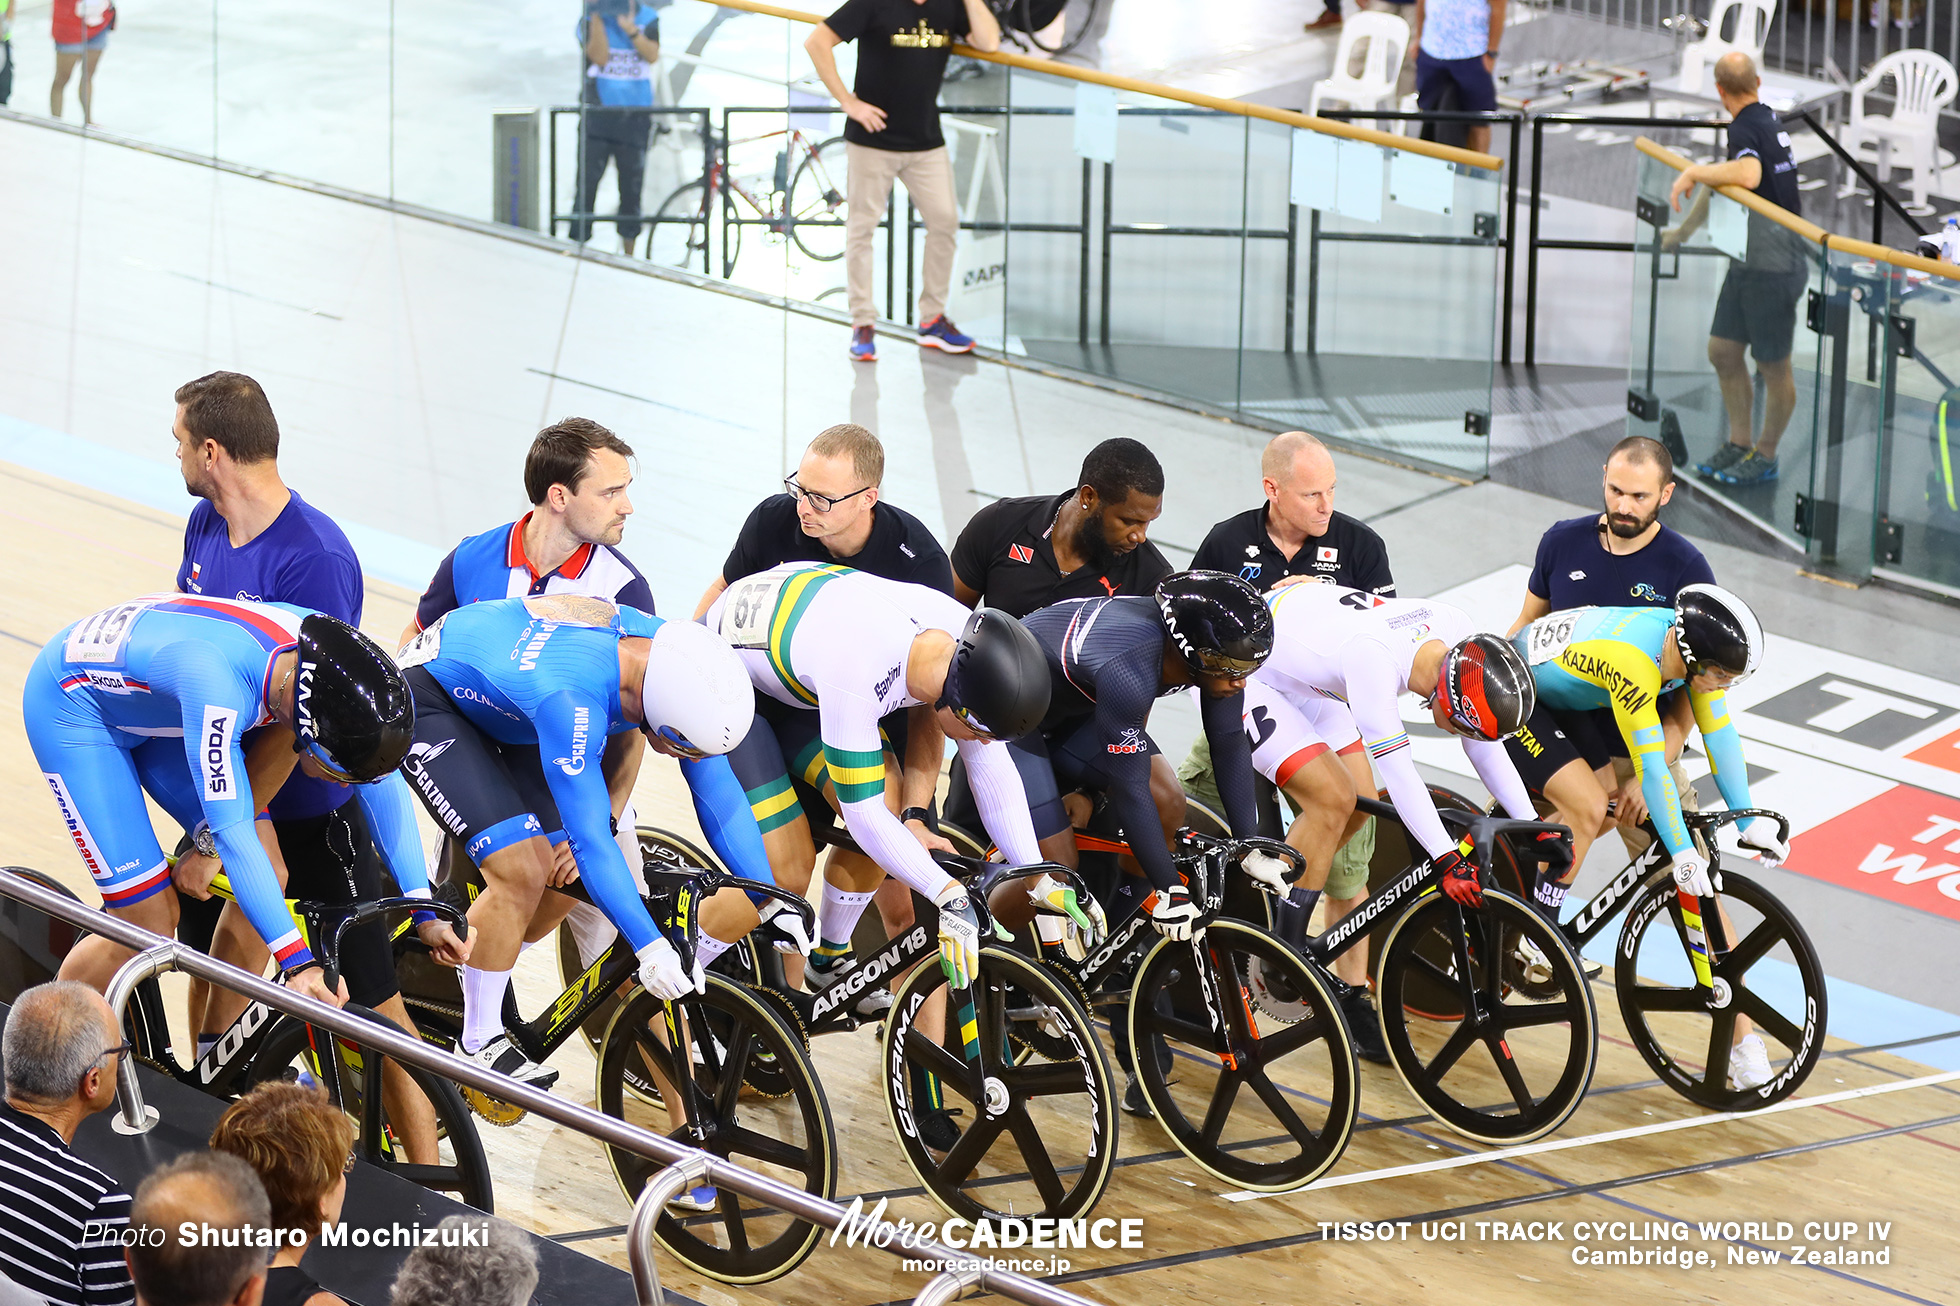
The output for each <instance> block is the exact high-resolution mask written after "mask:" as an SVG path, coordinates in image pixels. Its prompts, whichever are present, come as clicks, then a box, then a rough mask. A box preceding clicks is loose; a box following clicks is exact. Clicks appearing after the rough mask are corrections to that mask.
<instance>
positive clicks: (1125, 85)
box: [711, 0, 1504, 172]
mask: <svg viewBox="0 0 1960 1306" xmlns="http://www.w3.org/2000/svg"><path fill="white" fill-rule="evenodd" d="M711 3H713V4H717V5H720V6H721V7H722V8H724V9H741V10H744V11H746V12H748V13H752V14H767V15H769V16H770V17H771V18H787V19H789V20H790V21H791V22H793V23H809V24H811V25H812V26H814V25H816V24H817V23H821V22H822V21H823V15H822V14H812V13H806V12H805V11H803V10H801V9H785V8H783V7H782V6H781V5H769V4H762V3H759V0H711ZM953 50H954V52H955V53H957V54H963V55H965V56H966V57H967V58H969V59H979V60H982V61H984V62H986V63H997V64H1005V65H1006V66H1008V67H1010V68H1023V69H1026V70H1027V71H1029V72H1035V73H1044V74H1046V75H1048V76H1050V77H1063V78H1067V79H1069V80H1071V81H1077V82H1094V83H1095V84H1096V85H1098V86H1113V87H1115V88H1116V89H1117V90H1119V91H1130V92H1133V93H1135V94H1137V95H1152V96H1155V97H1157V98H1158V99H1160V100H1176V101H1177V102H1178V103H1180V104H1190V105H1195V106H1197V107H1198V108H1200V109H1215V110H1217V111H1218V112H1220V113H1235V114H1238V115H1239V116H1240V117H1242V118H1263V119H1265V120H1266V121H1267V122H1277V123H1284V124H1285V125H1286V126H1288V127H1298V128H1300V129H1301V130H1303V131H1313V132H1320V133H1321V134H1322V135H1325V136H1339V137H1341V138H1342V139H1344V140H1350V141H1367V142H1369V143H1370V144H1372V145H1380V146H1383V147H1384V148H1387V149H1391V150H1406V151H1408V152H1409V153H1411V154H1421V155H1425V156H1427V157H1429V158H1432V159H1442V160H1443V161H1445V162H1447V163H1461V164H1463V165H1465V166H1467V167H1472V168H1483V169H1485V170H1486V171H1488V172H1497V171H1499V170H1500V169H1502V168H1503V166H1504V160H1503V159H1500V158H1498V157H1497V156H1496V155H1494V154H1478V153H1476V152H1474V151H1471V150H1461V149H1458V148H1456V147H1455V146H1453V145H1438V144H1437V143H1436V142H1435V141H1424V140H1411V139H1410V138H1409V137H1407V136H1397V135H1395V134H1394V133H1393V132H1385V131H1376V130H1375V129H1374V128H1372V127H1356V126H1354V125H1353V124H1352V123H1345V122H1336V121H1334V120H1333V119H1331V118H1314V117H1309V116H1308V115H1306V114H1304V113H1295V112H1293V111H1292V110H1291V109H1274V108H1270V107H1268V106H1266V105H1263V104H1248V103H1246V102H1245V101H1244V100H1227V99H1224V98H1223V97H1221V96H1217V95H1205V94H1203V93H1201V92H1198V91H1182V90H1179V89H1178V88H1177V87H1175V86H1164V85H1161V84H1159V83H1157V82H1146V81H1140V80H1138V79H1137V78H1135V77H1118V76H1117V75H1116V74H1114V73H1103V72H1097V71H1095V70H1094V69H1090V68H1077V67H1074V66H1073V65H1070V64H1063V63H1056V62H1054V61H1052V60H1048V59H1030V58H1028V57H1027V56H1026V55H1021V54H1008V53H1006V52H1005V51H1001V52H993V51H987V50H976V49H974V48H973V47H972V46H968V45H955V46H954V47H953Z"/></svg>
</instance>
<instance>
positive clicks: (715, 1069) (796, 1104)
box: [598, 973, 837, 1283]
mask: <svg viewBox="0 0 1960 1306" xmlns="http://www.w3.org/2000/svg"><path fill="white" fill-rule="evenodd" d="M673 1010H674V1011H676V1012H677V1013H678V1019H679V1023H680V1026H681V1028H680V1030H679V1035H680V1037H678V1038H677V1037H676V1031H675V1030H674V1029H673V1028H672V1027H671V1026H670V1023H669V1020H668V1014H669V1008H668V1005H667V1004H665V1003H663V1002H661V1001H660V1000H659V999H657V998H655V997H654V996H653V995H652V994H651V993H648V992H647V991H646V990H644V989H638V990H635V992H634V993H633V995H632V996H631V997H630V998H628V999H627V1000H626V1001H625V1002H624V1003H622V1004H621V1006H620V1008H619V1011H618V1012H617V1013H616V1014H615V1015H614V1016H613V1020H612V1024H611V1025H609V1026H608V1027H607V1028H606V1036H605V1039H604V1042H603V1045H602V1046H601V1048H600V1052H599V1071H598V1079H599V1082H598V1097H599V1109H600V1110H602V1111H604V1112H605V1113H606V1114H607V1115H609V1116H615V1117H617V1118H619V1119H622V1120H625V1121H626V1122H627V1123H629V1124H633V1125H638V1126H639V1127H641V1128H643V1129H647V1130H650V1131H653V1132H655V1133H661V1134H666V1135H669V1136H670V1137H672V1138H674V1139H676V1140H677V1141H679V1142H683V1143H687V1144H689V1145H690V1146H696V1147H699V1148H701V1149H702V1150H703V1151H706V1152H708V1153H710V1154H712V1155H714V1156H718V1157H723V1158H726V1159H728V1160H730V1161H733V1162H734V1163H735V1164H737V1165H740V1166H742V1167H743V1168H745V1169H748V1170H753V1171H757V1172H760V1173H761V1174H764V1175H767V1176H769V1177H770V1178H773V1179H776V1180H778V1181H780V1182H782V1183H786V1184H790V1185H793V1186H795V1187H798V1188H801V1189H803V1190H804V1191H805V1192H807V1193H810V1194H812V1195H814V1196H818V1197H824V1198H829V1197H833V1196H835V1194H836V1189H837V1130H836V1126H835V1125H834V1124H833V1123H832V1121H831V1118H830V1104H829V1102H828V1100H827V1099H826V1098H825V1097H824V1092H823V1085H822V1084H820V1083H818V1082H817V1075H816V1071H815V1069H814V1068H813V1067H812V1066H811V1065H810V1057H809V1053H808V1052H807V1051H806V1049H805V1048H804V1045H803V1040H802V1038H801V1036H800V1035H799V1034H798V1033H797V1032H796V1031H793V1030H791V1029H790V1028H789V1026H787V1025H785V1024H784V1023H783V1021H782V1018H781V1017H780V1016H778V1015H777V1014H776V1012H775V1010H774V1009H773V1008H772V1007H771V1006H770V1005H769V1004H768V1003H766V1002H764V1001H762V1000H761V999H759V998H757V997H756V996H755V995H754V994H753V993H751V992H749V991H748V990H747V989H746V988H744V987H742V986H741V985H739V984H735V983H733V982H731V981H729V980H728V979H726V978H724V977H723V976H721V975H716V974H712V973H711V974H710V975H709V976H708V991H707V992H706V993H705V994H702V995H700V996H698V997H696V996H690V997H688V998H685V999H683V1000H682V1001H680V1002H679V1003H676V1004H674V1008H673ZM676 1045H681V1046H683V1047H684V1048H685V1049H686V1050H685V1052H684V1053H683V1056H682V1057H677V1056H675V1054H674V1048H675V1046H676ZM683 1064H685V1065H687V1066H688V1067H689V1069H690V1070H691V1072H692V1079H693V1087H692V1090H691V1091H689V1090H685V1089H683V1088H682V1087H681V1085H682V1081H681V1079H680V1077H679V1075H678V1073H677V1071H678V1068H679V1067H680V1066H682V1065H683ZM764 1064H766V1065H767V1066H768V1067H769V1073H770V1075H771V1076H772V1077H774V1078H777V1079H778V1080H779V1081H780V1083H779V1086H780V1087H782V1088H784V1089H785V1091H784V1092H782V1093H781V1094H780V1095H775V1096H763V1095H761V1094H758V1093H756V1092H755V1091H754V1090H752V1089H751V1088H750V1087H749V1084H748V1080H749V1078H750V1077H751V1075H752V1074H754V1072H755V1070H756V1068H757V1067H758V1066H759V1065H764ZM676 1099H683V1100H686V1101H687V1102H688V1103H689V1106H688V1108H687V1112H686V1113H684V1112H683V1111H681V1110H679V1109H676V1108H675V1107H674V1106H673V1105H672V1104H673V1102H674V1101H675V1100H676ZM688 1113H691V1120H687V1119H683V1118H682V1117H683V1114H688ZM606 1151H607V1154H608V1158H609V1159H610V1160H611V1162H612V1167H613V1174H614V1175H615V1176H617V1177H618V1179H619V1185H620V1187H621V1188H622V1189H623V1190H625V1192H626V1195H627V1197H628V1199H629V1200H631V1199H634V1198H637V1197H638V1196H639V1195H640V1190H641V1189H642V1188H644V1187H645V1186H646V1182H647V1180H648V1179H649V1178H651V1177H652V1176H653V1175H654V1174H655V1173H656V1172H657V1171H658V1170H659V1169H660V1165H659V1163H658V1162H656V1161H652V1160H649V1159H647V1158H646V1157H643V1156H641V1155H640V1154H639V1153H637V1152H628V1151H624V1150H622V1149H620V1148H617V1147H611V1146H608V1147H607V1149H606ZM822 1232H823V1230H822V1229H821V1228H820V1227H819V1226H817V1225H813V1224H808V1223H806V1222H804V1221H801V1220H797V1219H794V1218H792V1217H790V1216H788V1215H785V1214H783V1213H782V1212H780V1211H776V1210H773V1209H771V1208H769V1207H766V1206H762V1205H759V1204H758V1203H756V1202H754V1201H753V1200H751V1199H749V1198H746V1197H742V1196H740V1195H738V1194H737V1193H735V1192H734V1191H733V1190H732V1189H728V1188H722V1189H720V1190H719V1192H718V1202H717V1205H716V1208H715V1209H714V1210H712V1211H708V1212H703V1213H701V1214H697V1215H685V1214H682V1213H679V1212H676V1211H675V1210H673V1209H672V1208H669V1209H668V1210H666V1211H663V1212H662V1213H661V1215H660V1218H659V1220H658V1222H657V1223H656V1224H655V1226H654V1234H655V1236H656V1237H657V1238H659V1240H660V1244H661V1246H663V1247H665V1248H666V1249H667V1250H668V1251H670V1252H672V1253H673V1254H674V1256H675V1257H676V1258H677V1259H679V1260H680V1261H681V1262H682V1263H683V1264H685V1265H687V1266H689V1267H691V1268H693V1269H694V1270H697V1271H699V1272H700V1273H701V1274H704V1275H706V1276H708V1277H709V1278H711V1279H716V1280H718V1281H720V1282H722V1283H766V1282H768V1281H769V1280H771V1279H775V1278H779V1277H781V1276H782V1275H784V1274H787V1273H788V1272H789V1271H791V1270H793V1269H795V1268H796V1267H797V1266H798V1265H800V1264H802V1262H803V1259H804V1258H805V1257H807V1256H808V1255H809V1254H810V1252H811V1251H812V1250H813V1249H815V1247H816V1245H817V1239H818V1236H819V1235H820V1234H821V1233H822Z"/></svg>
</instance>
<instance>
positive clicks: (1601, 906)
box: [1559, 807, 1790, 1003]
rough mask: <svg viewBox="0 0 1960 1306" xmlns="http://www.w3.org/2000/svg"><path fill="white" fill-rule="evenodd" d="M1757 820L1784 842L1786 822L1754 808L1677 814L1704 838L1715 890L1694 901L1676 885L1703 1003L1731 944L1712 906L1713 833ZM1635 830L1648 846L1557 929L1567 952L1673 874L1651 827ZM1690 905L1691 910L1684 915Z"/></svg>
mask: <svg viewBox="0 0 1960 1306" xmlns="http://www.w3.org/2000/svg"><path fill="white" fill-rule="evenodd" d="M1760 816H1766V817H1768V818H1770V819H1771V820H1773V821H1775V822H1776V823H1777V825H1778V826H1779V827H1780V830H1781V834H1780V835H1779V837H1780V838H1783V839H1785V840H1787V839H1788V838H1789V837H1790V823H1789V821H1788V820H1787V819H1785V818H1784V817H1783V816H1782V815H1780V814H1778V813H1776V812H1771V811H1767V810H1765V809H1763V808H1760V807H1748V808H1743V809H1741V810H1739V811H1733V812H1731V811H1720V812H1683V813H1682V814H1681V819H1682V820H1683V822H1685V823H1686V824H1687V825H1688V826H1689V827H1690V828H1691V829H1693V830H1694V831H1695V832H1696V833H1698V834H1703V835H1705V836H1706V842H1707V844H1708V877H1709V883H1710V886H1711V887H1712V888H1714V889H1715V894H1714V896H1712V897H1709V898H1698V897H1695V896H1694V895H1692V894H1690V893H1689V892H1688V889H1687V886H1686V885H1682V886H1680V895H1681V906H1682V911H1683V913H1684V916H1685V917H1688V918H1689V919H1690V920H1691V923H1690V924H1688V929H1689V931H1690V933H1689V951H1690V960H1691V962H1692V963H1693V966H1694V972H1695V989H1696V991H1697V993H1698V994H1699V995H1700V996H1701V998H1702V999H1703V1000H1704V1001H1707V1002H1710V1003H1712V1002H1713V1001H1714V1000H1715V992H1714V986H1713V983H1712V978H1713V977H1712V974H1711V972H1710V969H1709V967H1710V962H1711V960H1712V958H1713V957H1716V956H1720V955H1722V954H1724V953H1726V952H1728V951H1729V949H1730V948H1731V947H1733V946H1734V942H1735V941H1734V940H1732V939H1729V938H1727V937H1726V932H1725V929H1724V927H1723V924H1722V914H1721V912H1720V910H1718V908H1717V902H1718V900H1719V899H1720V897H1721V883H1720V880H1719V877H1720V875H1721V871H1722V851H1721V849H1720V848H1719V847H1717V846H1716V843H1715V839H1714V834H1715V832H1716V831H1717V830H1719V829H1721V828H1722V827H1723V826H1724V825H1728V824H1731V823H1732V822H1735V821H1740V820H1743V819H1745V818H1748V819H1754V818H1756V817H1760ZM1641 828H1642V829H1644V830H1645V831H1646V832H1647V833H1648V835H1649V836H1651V838H1652V840H1653V841H1652V842H1651V843H1649V844H1648V845H1647V847H1646V848H1644V849H1642V850H1641V852H1640V853H1639V854H1638V855H1637V856H1635V857H1634V858H1633V859H1632V860H1631V861H1629V862H1628V863H1627V864H1626V867H1625V869H1623V870H1622V871H1620V873H1619V874H1618V875H1615V876H1614V877H1613V879H1612V881H1611V882H1610V883H1608V884H1607V885H1606V886H1605V887H1604V888H1602V889H1601V890H1600V891H1599V892H1598V893H1596V894H1594V895H1593V896H1592V897H1591V898H1589V899H1587V900H1586V903H1585V905H1584V906H1582V907H1580V908H1579V911H1578V914H1577V915H1575V916H1573V918H1572V919H1571V920H1569V921H1567V922H1565V923H1564V924H1563V925H1561V926H1560V927H1559V928H1560V930H1562V931H1563V932H1564V934H1565V937H1566V939H1567V941H1568V942H1570V943H1571V944H1572V948H1573V951H1575V952H1576V951H1578V950H1579V949H1580V948H1582V947H1584V946H1585V945H1586V944H1588V943H1590V942H1592V940H1593V939H1594V938H1595V937H1597V936H1598V935H1599V934H1600V932H1601V931H1602V930H1604V929H1605V928H1606V926H1607V923H1608V922H1610V921H1611V920H1612V919H1613V917H1614V916H1615V915H1616V914H1618V912H1619V909H1620V908H1621V906H1622V905H1624V904H1625V903H1627V902H1629V901H1631V899H1632V898H1633V897H1634V895H1635V894H1637V893H1638V892H1640V891H1643V890H1644V889H1645V888H1646V887H1647V885H1649V884H1651V883H1653V882H1654V881H1656V880H1657V879H1659V878H1660V877H1661V876H1663V875H1668V874H1670V872H1671V871H1672V870H1673V867H1674V856H1673V854H1672V853H1670V852H1668V850H1667V845H1666V844H1664V843H1662V842H1661V838H1660V835H1659V833H1658V832H1657V831H1656V830H1655V829H1654V823H1653V822H1652V821H1644V822H1642V823H1641ZM1691 904H1692V906H1693V908H1694V910H1693V912H1692V913H1689V910H1688V909H1689V907H1690V905H1691ZM1697 927H1700V929H1701V930H1703V931H1705V938H1703V937H1701V936H1698V935H1697V934H1696V933H1695V930H1696V928H1697ZM1696 942H1701V943H1702V947H1703V950H1700V951H1697V950H1696V949H1695V947H1694V945H1695V943H1696Z"/></svg>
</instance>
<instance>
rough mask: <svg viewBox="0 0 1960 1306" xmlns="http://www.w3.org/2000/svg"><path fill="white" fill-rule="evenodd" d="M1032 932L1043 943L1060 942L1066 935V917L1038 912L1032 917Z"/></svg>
mask: <svg viewBox="0 0 1960 1306" xmlns="http://www.w3.org/2000/svg"><path fill="white" fill-rule="evenodd" d="M1034 934H1035V937H1036V938H1038V939H1040V940H1041V941H1042V942H1043V943H1060V942H1061V941H1062V940H1063V939H1065V938H1067V937H1068V918H1067V917H1065V916H1050V915H1048V914H1047V913H1046V912H1043V913H1040V914H1038V915H1037V916H1036V917H1035V918H1034Z"/></svg>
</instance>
